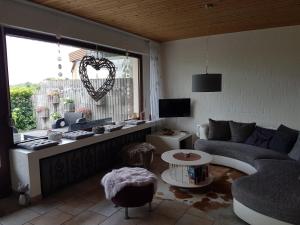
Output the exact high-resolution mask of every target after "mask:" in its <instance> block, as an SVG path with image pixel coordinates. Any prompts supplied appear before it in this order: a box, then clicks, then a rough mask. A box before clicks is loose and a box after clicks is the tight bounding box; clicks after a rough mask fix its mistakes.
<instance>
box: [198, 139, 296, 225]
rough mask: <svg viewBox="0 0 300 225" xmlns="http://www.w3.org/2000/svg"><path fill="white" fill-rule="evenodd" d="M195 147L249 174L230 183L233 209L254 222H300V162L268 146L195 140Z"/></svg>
mask: <svg viewBox="0 0 300 225" xmlns="http://www.w3.org/2000/svg"><path fill="white" fill-rule="evenodd" d="M194 148H195V149H197V150H201V151H204V152H207V153H210V154H212V155H213V156H214V161H213V163H215V164H220V165H225V166H230V167H233V168H236V169H239V170H241V171H243V172H245V173H247V174H248V175H249V176H245V177H242V178H239V179H238V180H236V181H235V182H234V183H233V185H232V194H233V197H234V202H233V203H234V212H235V213H236V214H237V216H239V217H240V218H241V219H243V220H244V221H246V222H247V223H249V224H253V225H288V224H296V225H300V162H298V161H296V160H293V159H291V158H290V157H289V156H288V155H287V154H282V153H279V152H276V151H273V150H270V149H266V148H261V147H256V146H252V145H247V144H243V143H234V142H230V141H216V140H203V139H198V140H197V141H196V142H195V145H194Z"/></svg>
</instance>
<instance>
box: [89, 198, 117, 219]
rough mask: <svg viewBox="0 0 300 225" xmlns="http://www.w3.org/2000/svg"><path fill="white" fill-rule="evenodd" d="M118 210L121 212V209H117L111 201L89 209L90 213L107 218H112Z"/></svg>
mask: <svg viewBox="0 0 300 225" xmlns="http://www.w3.org/2000/svg"><path fill="white" fill-rule="evenodd" d="M118 210H120V208H119V207H115V205H114V204H113V203H112V202H111V201H109V200H104V201H101V202H99V203H97V204H96V205H94V206H93V207H91V208H90V209H89V211H92V212H95V213H100V214H102V215H104V216H107V217H109V216H111V215H112V214H114V213H115V212H117V211H118Z"/></svg>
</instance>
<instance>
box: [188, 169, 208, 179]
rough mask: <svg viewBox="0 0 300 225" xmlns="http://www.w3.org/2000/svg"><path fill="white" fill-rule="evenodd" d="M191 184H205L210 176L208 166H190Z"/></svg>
mask: <svg viewBox="0 0 300 225" xmlns="http://www.w3.org/2000/svg"><path fill="white" fill-rule="evenodd" d="M188 176H189V182H190V183H192V184H200V183H203V182H204V181H205V180H206V179H207V178H208V176H209V173H208V166H207V165H204V166H189V167H188Z"/></svg>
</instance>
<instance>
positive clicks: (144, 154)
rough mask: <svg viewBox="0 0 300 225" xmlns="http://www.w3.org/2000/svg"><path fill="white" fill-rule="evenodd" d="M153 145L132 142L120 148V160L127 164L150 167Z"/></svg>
mask: <svg viewBox="0 0 300 225" xmlns="http://www.w3.org/2000/svg"><path fill="white" fill-rule="evenodd" d="M154 151H155V147H154V146H153V145H151V144H149V143H146V142H143V143H133V144H129V145H127V146H125V147H123V148H122V151H121V158H122V162H123V163H124V164H125V165H128V166H139V167H144V168H146V169H149V168H150V165H151V163H152V161H153V157H154Z"/></svg>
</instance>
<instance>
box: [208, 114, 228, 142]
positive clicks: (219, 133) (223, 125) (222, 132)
mask: <svg viewBox="0 0 300 225" xmlns="http://www.w3.org/2000/svg"><path fill="white" fill-rule="evenodd" d="M208 126H209V128H208V139H209V140H229V139H230V128H229V121H224V120H212V119H209V125H208Z"/></svg>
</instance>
